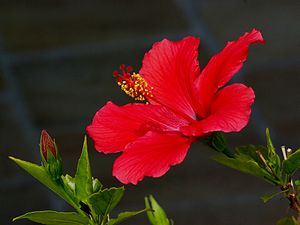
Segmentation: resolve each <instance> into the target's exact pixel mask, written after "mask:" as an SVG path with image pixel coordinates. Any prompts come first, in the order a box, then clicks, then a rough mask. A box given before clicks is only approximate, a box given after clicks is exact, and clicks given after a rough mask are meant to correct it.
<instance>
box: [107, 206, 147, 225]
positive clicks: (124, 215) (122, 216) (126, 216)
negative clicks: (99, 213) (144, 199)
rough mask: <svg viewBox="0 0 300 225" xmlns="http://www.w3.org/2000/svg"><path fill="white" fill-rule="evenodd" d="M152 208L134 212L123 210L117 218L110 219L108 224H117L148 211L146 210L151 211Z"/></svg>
mask: <svg viewBox="0 0 300 225" xmlns="http://www.w3.org/2000/svg"><path fill="white" fill-rule="evenodd" d="M149 210H150V209H147V208H146V209H143V210H139V211H132V212H122V213H120V214H119V215H118V217H117V218H113V219H110V220H109V221H108V223H107V225H115V224H118V223H121V222H123V221H124V220H127V219H129V218H130V217H133V216H136V215H138V214H140V213H143V212H146V211H149Z"/></svg>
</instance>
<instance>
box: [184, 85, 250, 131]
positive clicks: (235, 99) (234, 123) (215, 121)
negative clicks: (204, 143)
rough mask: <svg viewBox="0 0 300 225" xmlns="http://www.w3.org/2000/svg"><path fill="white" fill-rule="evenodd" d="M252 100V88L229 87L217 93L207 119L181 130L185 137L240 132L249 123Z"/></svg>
mask: <svg viewBox="0 0 300 225" xmlns="http://www.w3.org/2000/svg"><path fill="white" fill-rule="evenodd" d="M254 98H255V95H254V92H253V90H252V88H250V87H246V86H245V85H243V84H232V85H229V86H227V87H225V88H223V89H222V90H220V91H219V92H218V93H217V95H216V97H215V100H214V102H213V103H212V108H211V115H210V116H209V117H208V118H206V119H204V120H201V121H199V122H197V123H195V124H194V125H191V126H188V127H183V128H181V130H182V132H183V133H184V134H185V135H194V136H201V135H203V134H204V133H209V132H212V131H223V132H237V131H240V130H241V129H242V128H244V127H245V126H246V125H247V123H248V121H249V117H250V113H251V108H250V106H251V105H252V103H253V102H254Z"/></svg>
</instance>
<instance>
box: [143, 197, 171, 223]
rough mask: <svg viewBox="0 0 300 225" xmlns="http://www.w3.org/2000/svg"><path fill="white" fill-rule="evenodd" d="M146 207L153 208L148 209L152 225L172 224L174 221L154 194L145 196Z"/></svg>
mask: <svg viewBox="0 0 300 225" xmlns="http://www.w3.org/2000/svg"><path fill="white" fill-rule="evenodd" d="M145 205H146V208H151V209H152V211H147V215H148V219H149V221H150V223H151V224H152V225H172V224H173V222H172V221H171V220H169V219H168V217H167V215H166V213H165V211H164V210H163V208H162V207H161V206H160V205H159V204H158V203H157V201H156V200H155V199H154V198H153V196H152V195H150V196H149V197H145Z"/></svg>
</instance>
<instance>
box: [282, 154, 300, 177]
mask: <svg viewBox="0 0 300 225" xmlns="http://www.w3.org/2000/svg"><path fill="white" fill-rule="evenodd" d="M282 167H283V171H284V172H285V173H286V174H287V175H289V176H292V175H294V173H295V172H296V171H297V170H298V169H299V168H300V149H298V150H296V151H295V152H294V153H292V154H290V155H289V156H288V158H287V159H286V160H284V161H283V163H282Z"/></svg>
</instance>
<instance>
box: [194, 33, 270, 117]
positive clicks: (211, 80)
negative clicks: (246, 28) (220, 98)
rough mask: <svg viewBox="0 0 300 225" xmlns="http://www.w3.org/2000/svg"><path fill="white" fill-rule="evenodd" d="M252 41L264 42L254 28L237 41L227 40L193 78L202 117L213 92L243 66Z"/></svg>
mask: <svg viewBox="0 0 300 225" xmlns="http://www.w3.org/2000/svg"><path fill="white" fill-rule="evenodd" d="M254 43H264V40H263V37H262V35H261V33H260V32H259V31H257V30H255V29H253V30H252V31H251V32H249V33H248V32H247V33H245V34H244V35H243V36H242V37H240V38H239V39H238V40H237V41H232V42H228V43H227V45H226V46H225V48H224V49H223V50H222V51H221V52H220V53H218V54H217V55H215V56H214V57H212V58H211V60H210V61H209V62H208V64H207V65H206V67H205V68H204V69H203V71H202V73H201V75H200V76H199V77H198V78H197V79H196V80H195V86H196V89H197V90H198V91H197V93H198V96H199V101H200V105H201V108H202V112H199V114H200V115H201V116H202V117H206V116H207V115H208V113H209V110H210V105H211V100H212V98H213V95H214V93H215V92H216V91H217V90H218V89H219V88H220V87H222V86H223V85H225V84H226V83H227V82H228V81H229V80H230V79H231V78H232V76H233V75H234V74H235V73H236V72H238V71H239V69H240V68H241V67H242V66H243V62H244V61H245V60H246V58H247V56H248V48H249V45H250V44H254Z"/></svg>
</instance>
